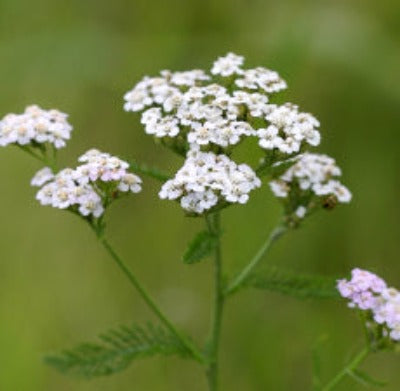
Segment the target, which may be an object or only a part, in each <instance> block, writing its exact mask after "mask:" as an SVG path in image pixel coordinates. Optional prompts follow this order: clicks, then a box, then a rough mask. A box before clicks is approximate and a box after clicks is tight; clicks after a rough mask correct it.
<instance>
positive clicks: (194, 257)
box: [183, 231, 218, 264]
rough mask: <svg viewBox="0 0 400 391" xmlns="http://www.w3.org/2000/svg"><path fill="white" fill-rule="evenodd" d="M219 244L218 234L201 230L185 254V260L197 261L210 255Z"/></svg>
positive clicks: (186, 261)
mask: <svg viewBox="0 0 400 391" xmlns="http://www.w3.org/2000/svg"><path fill="white" fill-rule="evenodd" d="M217 244H218V238H217V236H215V235H213V234H212V233H210V232H208V231H201V232H199V233H198V234H197V235H196V236H195V237H194V239H193V240H192V241H191V242H190V243H189V246H188V248H187V249H186V251H185V254H183V262H185V263H189V264H191V263H196V262H199V261H201V260H202V259H203V258H205V257H207V256H208V255H210V254H211V253H212V252H213V251H214V250H215V248H216V246H217Z"/></svg>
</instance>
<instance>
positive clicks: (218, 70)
mask: <svg viewBox="0 0 400 391" xmlns="http://www.w3.org/2000/svg"><path fill="white" fill-rule="evenodd" d="M243 62H244V57H242V56H238V55H236V54H234V53H228V54H227V55H226V56H224V57H219V58H218V60H217V61H215V62H214V65H213V67H212V68H211V73H212V74H213V75H221V76H224V77H227V76H231V75H233V74H234V73H239V72H240V67H241V66H242V65H243Z"/></svg>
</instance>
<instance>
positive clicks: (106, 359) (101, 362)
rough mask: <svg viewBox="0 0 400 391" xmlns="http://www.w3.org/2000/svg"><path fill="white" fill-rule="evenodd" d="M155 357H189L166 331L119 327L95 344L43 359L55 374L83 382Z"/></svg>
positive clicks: (104, 335) (79, 346)
mask: <svg viewBox="0 0 400 391" xmlns="http://www.w3.org/2000/svg"><path fill="white" fill-rule="evenodd" d="M156 354H162V355H171V354H178V355H180V356H182V357H189V356H190V353H189V352H188V351H187V349H186V348H185V347H184V346H182V344H181V343H180V341H179V340H177V339H176V337H175V336H174V335H172V334H171V333H170V332H169V331H167V330H165V329H164V328H162V327H160V326H154V325H152V324H151V323H149V324H147V325H146V326H145V327H141V326H136V325H134V326H130V327H128V326H121V327H119V328H117V329H113V330H110V331H108V332H106V333H104V334H102V335H100V336H99V342H97V343H82V344H80V345H78V346H77V347H75V348H73V349H70V350H64V351H62V352H61V353H59V354H55V355H49V356H47V357H45V362H46V363H47V364H49V365H50V366H52V367H54V368H55V369H57V370H58V371H60V372H62V373H65V374H72V375H76V376H79V377H83V378H86V379H91V378H94V377H98V376H106V375H111V374H113V373H116V372H119V371H122V370H124V369H125V368H126V367H127V366H128V365H129V364H130V363H131V362H132V361H133V360H135V359H138V358H144V357H148V356H153V355H156Z"/></svg>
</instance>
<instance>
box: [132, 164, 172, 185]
mask: <svg viewBox="0 0 400 391" xmlns="http://www.w3.org/2000/svg"><path fill="white" fill-rule="evenodd" d="M126 161H127V162H128V163H129V165H130V167H131V168H132V170H133V171H134V172H136V173H137V174H143V175H147V176H148V177H150V178H153V179H157V180H158V181H160V182H166V181H167V180H168V179H171V176H170V175H168V174H166V173H165V172H162V171H161V170H159V169H158V168H155V167H150V166H148V165H147V164H142V163H138V162H136V161H135V160H132V159H127V160H126Z"/></svg>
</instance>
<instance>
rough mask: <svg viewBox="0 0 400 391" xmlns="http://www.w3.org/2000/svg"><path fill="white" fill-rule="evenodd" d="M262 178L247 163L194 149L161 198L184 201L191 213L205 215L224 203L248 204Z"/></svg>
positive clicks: (166, 184)
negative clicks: (235, 161) (250, 194)
mask: <svg viewBox="0 0 400 391" xmlns="http://www.w3.org/2000/svg"><path fill="white" fill-rule="evenodd" d="M260 185H261V181H260V179H259V178H257V176H256V174H255V173H254V171H253V170H252V169H251V168H250V167H249V166H247V165H246V164H240V165H237V164H236V163H234V162H233V161H232V160H230V159H229V158H228V157H227V156H225V155H216V154H214V153H212V152H207V153H206V152H196V151H192V152H191V153H189V154H188V157H187V159H186V161H185V163H184V165H183V167H182V168H181V169H180V170H179V171H178V172H177V173H176V175H175V178H173V179H171V180H169V181H167V182H166V183H165V184H164V185H163V187H162V189H161V191H160V198H162V199H169V200H177V199H179V200H180V203H181V206H182V208H183V209H185V210H186V211H187V212H189V213H195V214H201V213H203V212H204V211H207V210H209V209H211V208H213V207H214V206H216V205H217V204H218V203H220V202H227V203H240V204H244V203H246V202H247V201H248V199H249V195H248V194H249V193H250V191H251V190H253V189H255V188H257V187H259V186H260Z"/></svg>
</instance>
